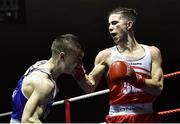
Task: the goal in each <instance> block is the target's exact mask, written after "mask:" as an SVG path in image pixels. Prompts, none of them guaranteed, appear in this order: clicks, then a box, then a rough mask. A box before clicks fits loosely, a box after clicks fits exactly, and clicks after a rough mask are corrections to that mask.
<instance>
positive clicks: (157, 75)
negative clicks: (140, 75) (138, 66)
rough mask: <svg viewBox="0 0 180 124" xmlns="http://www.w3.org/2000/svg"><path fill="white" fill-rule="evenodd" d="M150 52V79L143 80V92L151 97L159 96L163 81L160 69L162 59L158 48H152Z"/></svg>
mask: <svg viewBox="0 0 180 124" xmlns="http://www.w3.org/2000/svg"><path fill="white" fill-rule="evenodd" d="M150 50H151V56H152V71H151V79H145V86H144V87H143V90H144V91H146V92H148V93H150V94H153V95H160V93H161V91H162V89H163V81H164V76H163V70H162V67H161V64H162V57H161V53H160V50H159V49H158V48H156V47H154V46H152V47H151V48H150Z"/></svg>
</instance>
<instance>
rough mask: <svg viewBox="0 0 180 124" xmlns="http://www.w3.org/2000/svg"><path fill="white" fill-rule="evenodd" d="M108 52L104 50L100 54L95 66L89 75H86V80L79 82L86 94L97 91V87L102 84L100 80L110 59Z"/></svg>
mask: <svg viewBox="0 0 180 124" xmlns="http://www.w3.org/2000/svg"><path fill="white" fill-rule="evenodd" d="M108 55H109V54H108V50H103V51H100V52H99V53H98V55H97V56H96V59H95V64H94V65H95V66H94V68H93V69H92V71H91V72H90V73H89V74H86V75H85V78H84V79H83V80H82V81H79V82H78V84H79V85H80V87H81V88H82V89H83V90H84V91H85V92H86V93H90V92H93V91H95V89H96V87H97V86H98V84H99V83H100V80H101V78H102V76H103V73H104V72H105V70H106V68H107V65H106V60H107V58H108Z"/></svg>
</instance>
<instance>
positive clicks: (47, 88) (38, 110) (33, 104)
mask: <svg viewBox="0 0 180 124" xmlns="http://www.w3.org/2000/svg"><path fill="white" fill-rule="evenodd" d="M36 79H37V78H36ZM32 83H33V82H32ZM33 84H34V91H33V92H32V94H31V96H30V97H29V99H28V101H27V103H26V105H25V107H24V111H23V114H22V119H21V122H22V123H41V121H40V120H39V118H40V116H41V115H42V113H43V110H44V108H43V107H44V105H45V104H46V103H47V100H48V98H49V95H50V94H51V92H52V89H53V85H52V83H50V82H49V81H46V80H38V82H37V83H33ZM42 84H43V85H42Z"/></svg>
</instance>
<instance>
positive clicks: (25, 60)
mask: <svg viewBox="0 0 180 124" xmlns="http://www.w3.org/2000/svg"><path fill="white" fill-rule="evenodd" d="M118 6H126V7H132V8H135V9H137V12H138V18H137V22H136V26H135V37H136V39H137V40H138V41H139V43H143V44H147V45H155V46H157V47H158V48H159V49H160V50H161V54H162V58H163V65H162V66H163V70H164V74H167V73H172V72H175V71H179V70H180V55H179V54H180V42H179V33H180V31H179V29H180V26H179V22H180V11H179V6H180V1H179V0H165V1H164V0H146V1H143V0H0V41H1V45H0V57H1V60H0V62H1V76H0V99H1V100H0V114H1V113H4V112H9V111H11V94H12V92H13V89H14V88H15V86H16V84H17V81H18V79H19V77H20V76H21V75H22V74H23V73H24V72H25V70H26V69H27V68H28V67H29V66H30V65H32V64H33V63H35V62H36V61H38V60H42V59H49V57H50V56H51V50H50V46H51V43H52V41H53V40H54V38H55V37H56V36H57V35H60V34H66V33H73V34H75V35H78V36H79V37H80V38H82V39H84V42H85V45H86V51H85V57H84V59H83V61H84V66H85V69H86V71H87V72H90V71H91V69H92V68H93V66H94V59H95V56H96V55H97V53H98V52H99V51H100V50H102V49H104V48H107V47H111V46H113V45H114V42H113V41H112V39H111V37H110V35H109V32H108V25H107V13H108V12H109V11H110V10H112V9H113V8H115V7H118ZM179 83H180V80H179V76H178V77H177V76H176V77H173V78H168V79H165V81H164V90H163V92H162V94H161V95H160V96H159V97H158V99H157V100H156V101H155V104H154V109H155V111H164V110H169V109H173V108H178V107H180V95H179V94H180V90H179V86H180V85H179ZM58 85H59V87H60V92H59V94H58V96H57V98H56V101H58V100H63V99H67V98H72V97H76V96H79V95H83V94H85V93H84V92H83V91H82V90H81V89H80V88H79V86H78V85H77V83H76V82H75V80H74V79H73V78H72V77H71V76H69V75H62V76H61V77H60V78H59V79H58ZM106 88H107V85H106V82H105V79H102V81H101V83H100V85H99V86H98V88H97V90H96V91H99V90H104V89H106ZM108 107H109V105H108V94H104V95H100V96H96V97H92V98H88V99H84V100H80V101H75V102H72V103H71V121H72V122H74V123H81V122H82V123H93V122H94V123H98V122H104V119H105V116H106V114H107V113H108V109H109V108H108ZM64 112H65V108H64V105H58V106H54V107H53V108H52V110H51V112H50V114H49V116H48V117H47V119H46V120H45V122H51V123H53V122H61V123H63V122H65V114H64ZM9 119H10V116H6V117H1V118H0V122H3V123H8V122H9ZM166 122H180V114H174V115H172V116H170V117H168V118H167V120H166Z"/></svg>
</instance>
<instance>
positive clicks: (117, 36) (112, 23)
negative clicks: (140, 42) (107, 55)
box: [108, 14, 127, 44]
mask: <svg viewBox="0 0 180 124" xmlns="http://www.w3.org/2000/svg"><path fill="white" fill-rule="evenodd" d="M108 23H109V32H110V34H111V36H112V38H113V40H114V42H115V43H116V44H118V42H121V41H123V40H126V38H127V20H126V19H125V18H123V16H122V15H121V14H111V15H110V16H109V20H108Z"/></svg>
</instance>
